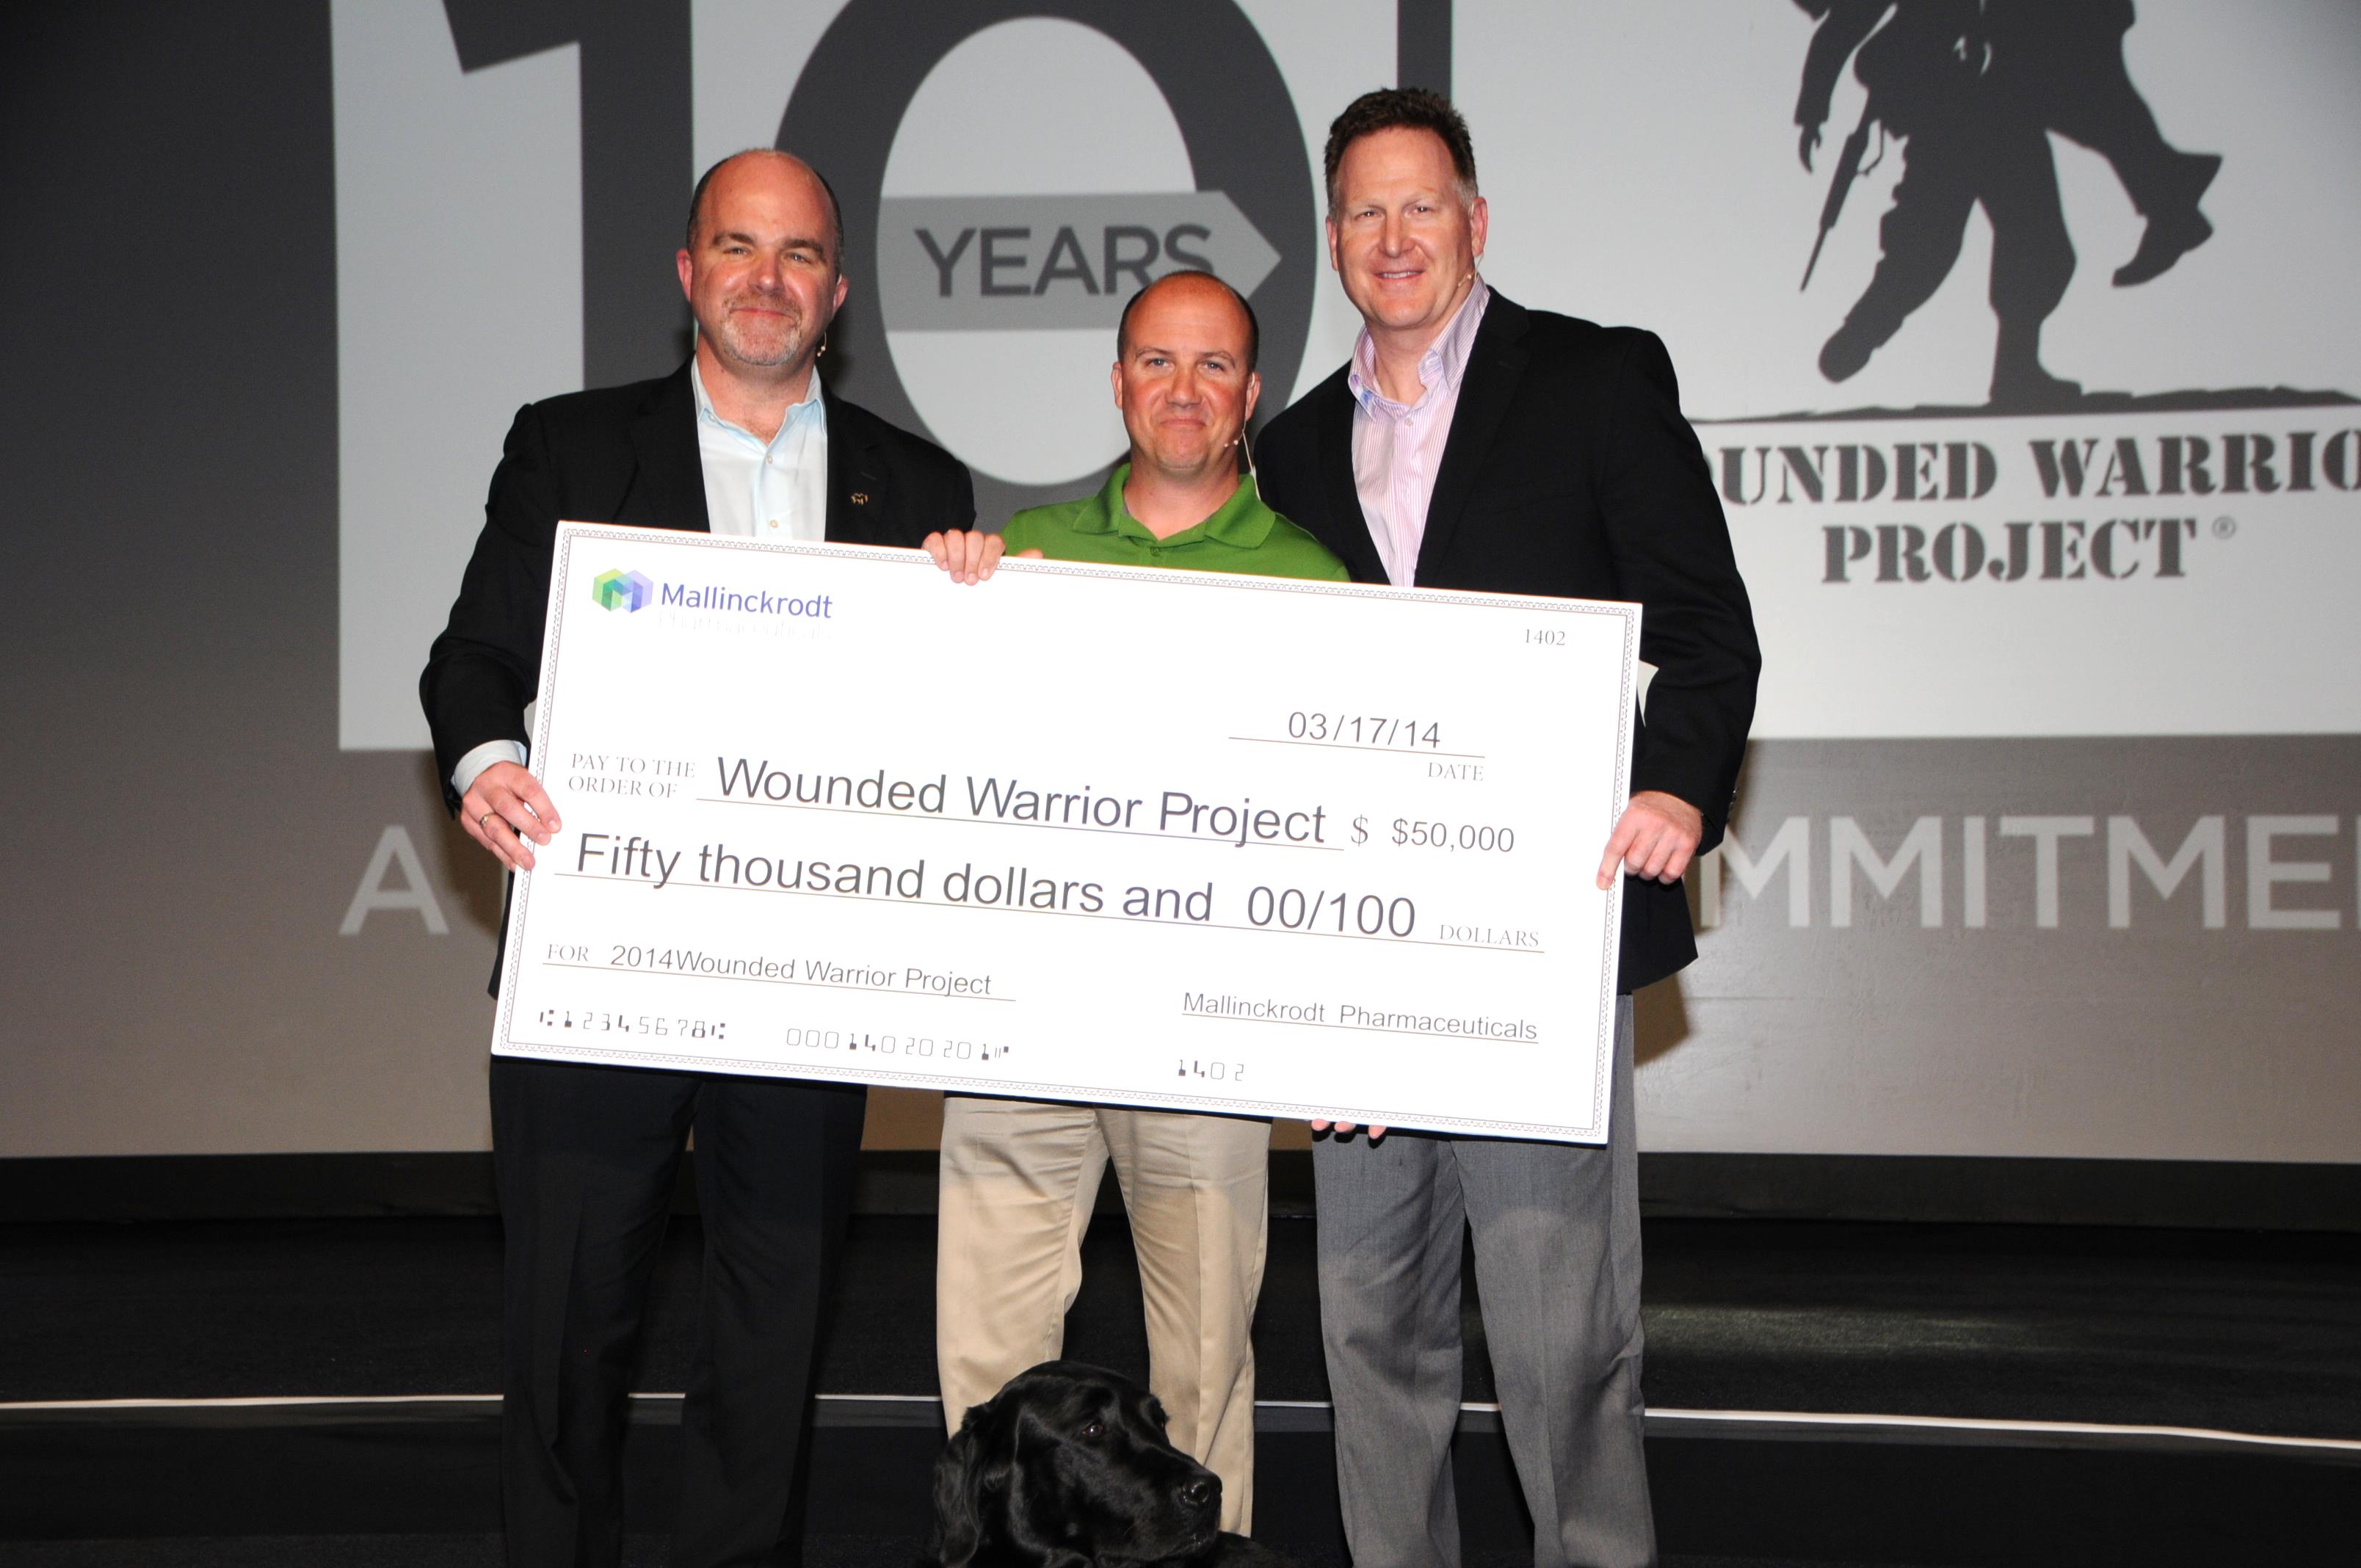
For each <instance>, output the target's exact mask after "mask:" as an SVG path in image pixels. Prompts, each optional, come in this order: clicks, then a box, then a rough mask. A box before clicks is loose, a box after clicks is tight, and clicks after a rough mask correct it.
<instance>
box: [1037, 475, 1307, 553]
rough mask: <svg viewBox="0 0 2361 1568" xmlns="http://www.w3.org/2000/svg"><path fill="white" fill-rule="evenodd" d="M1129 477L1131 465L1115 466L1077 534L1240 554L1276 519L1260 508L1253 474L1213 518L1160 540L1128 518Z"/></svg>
mask: <svg viewBox="0 0 2361 1568" xmlns="http://www.w3.org/2000/svg"><path fill="white" fill-rule="evenodd" d="M1130 477H1131V465H1130V464H1128V463H1118V464H1116V465H1115V472H1114V473H1112V474H1110V475H1108V476H1107V482H1106V483H1105V485H1104V486H1103V487H1101V488H1100V490H1099V493H1098V494H1097V495H1095V496H1093V497H1092V498H1091V504H1090V505H1089V506H1086V507H1084V508H1083V509H1082V515H1081V516H1080V517H1078V518H1076V519H1075V520H1074V525H1073V526H1074V532H1077V533H1119V534H1122V535H1123V536H1124V537H1126V538H1127V539H1139V540H1145V541H1147V542H1148V543H1151V544H1162V545H1165V546H1166V547H1168V548H1169V547H1170V546H1172V545H1175V544H1195V543H1199V542H1200V541H1202V540H1207V539H1213V540H1217V541H1219V542H1220V543H1224V544H1229V545H1235V547H1236V548H1238V549H1241V550H1252V549H1254V548H1256V547H1257V546H1258V545H1259V544H1261V543H1262V542H1263V541H1264V540H1265V539H1267V538H1268V537H1269V535H1270V525H1271V520H1272V519H1273V518H1274V517H1275V516H1276V515H1277V514H1276V513H1274V512H1273V511H1272V510H1270V509H1269V508H1268V507H1267V506H1265V505H1263V504H1262V496H1261V494H1260V492H1258V491H1257V489H1256V488H1255V481H1254V476H1253V475H1252V474H1241V475H1239V476H1238V488H1236V489H1235V490H1232V491H1231V492H1230V499H1228V500H1225V501H1224V502H1223V503H1222V504H1221V506H1220V507H1218V508H1217V509H1215V510H1214V512H1213V516H1211V517H1209V518H1207V519H1206V520H1205V521H1202V522H1201V523H1198V524H1197V525H1195V526H1194V527H1192V528H1184V529H1182V530H1181V531H1180V532H1178V533H1172V534H1167V535H1166V536H1165V537H1164V538H1162V539H1159V538H1157V537H1156V535H1155V534H1153V533H1150V532H1148V525H1147V524H1146V523H1143V522H1141V521H1139V520H1138V519H1137V518H1136V517H1134V516H1132V515H1131V509H1130V508H1128V507H1126V506H1125V505H1124V504H1123V487H1124V483H1125V481H1126V480H1127V479H1129V478H1130Z"/></svg>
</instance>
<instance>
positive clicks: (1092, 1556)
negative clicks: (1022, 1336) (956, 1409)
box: [934, 1361, 1287, 1568]
mask: <svg viewBox="0 0 2361 1568" xmlns="http://www.w3.org/2000/svg"><path fill="white" fill-rule="evenodd" d="M1221 1517H1222V1481H1221V1477H1220V1476H1218V1475H1214V1474H1213V1472H1212V1471H1210V1470H1208V1469H1206V1468H1205V1467H1204V1466H1203V1465H1202V1464H1198V1463H1197V1462H1196V1461H1195V1460H1193V1459H1191V1458H1190V1457H1189V1456H1188V1455H1187V1454H1185V1453H1181V1452H1180V1450H1179V1449H1177V1448H1175V1447H1173V1446H1172V1445H1171V1444H1170V1442H1166V1441H1165V1437H1164V1407H1163V1406H1161V1405H1159V1404H1158V1403H1157V1402H1156V1397H1155V1396H1154V1395H1153V1394H1150V1393H1149V1392H1148V1390H1147V1389H1145V1388H1143V1387H1140V1386H1139V1385H1138V1384H1137V1383H1134V1382H1133V1381H1131V1379H1129V1378H1127V1377H1124V1376H1118V1375H1117V1374H1115V1373H1113V1372H1108V1371H1105V1370H1103V1369H1102V1368H1099V1367H1096V1366H1085V1365H1082V1363H1080V1362H1076V1361H1045V1362H1043V1363H1042V1364H1041V1365H1038V1366H1036V1367H1034V1368H1032V1369H1031V1370H1030V1371H1027V1372H1020V1373H1018V1374H1017V1375H1016V1376H1014V1377H1012V1378H1010V1379H1009V1380H1008V1382H1007V1385H1006V1386H1005V1387H1003V1388H1002V1389H1001V1390H1000V1392H999V1393H997V1394H995V1395H994V1396H993V1397H992V1398H990V1399H988V1400H986V1401H985V1402H984V1403H983V1404H981V1405H978V1406H976V1407H975V1408H974V1409H972V1410H970V1411H968V1413H967V1420H964V1421H962V1422H961V1423H960V1430H959V1435H958V1436H957V1437H955V1438H953V1439H951V1441H950V1447H948V1448H946V1449H944V1450H943V1456H942V1457H941V1458H940V1459H939V1460H938V1461H936V1463H935V1545H934V1551H935V1558H936V1561H937V1562H939V1563H940V1564H941V1565H942V1568H1093V1565H1097V1564H1109V1565H1114V1564H1126V1565H1128V1564H1148V1563H1170V1564H1186V1565H1187V1568H1287V1559H1285V1558H1283V1557H1281V1556H1279V1553H1277V1552H1273V1551H1271V1550H1270V1549H1269V1548H1268V1547H1264V1546H1257V1545H1256V1544H1255V1543H1254V1542H1253V1541H1248V1540H1247V1539H1246V1537H1245V1536H1242V1535H1232V1534H1228V1533H1226V1532H1224V1530H1222V1529H1221V1522H1220V1521H1221Z"/></svg>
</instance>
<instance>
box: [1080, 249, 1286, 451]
mask: <svg viewBox="0 0 2361 1568" xmlns="http://www.w3.org/2000/svg"><path fill="white" fill-rule="evenodd" d="M1251 331H1252V329H1251V327H1250V326H1249V325H1248V323H1247V322H1246V312H1244V311H1243V310H1241V309H1239V307H1238V302H1237V300H1236V298H1235V296H1234V295H1232V294H1231V292H1230V291H1229V290H1228V288H1227V287H1225V286H1224V285H1223V284H1221V283H1217V282H1215V281H1213V280H1211V279H1209V278H1194V277H1175V278H1167V279H1163V280H1159V281H1158V282H1155V283H1152V284H1150V285H1148V292H1147V293H1145V294H1143V295H1142V296H1141V297H1140V299H1139V302H1137V304H1135V305H1133V306H1132V308H1131V319H1130V321H1129V323H1128V324H1127V325H1126V329H1125V331H1124V334H1123V341H1122V342H1121V343H1120V344H1119V345H1117V352H1118V357H1117V358H1116V360H1115V372H1114V377H1113V380H1114V385H1115V407H1116V408H1118V409H1120V410H1122V411H1123V426H1124V429H1125V430H1126V431H1127V432H1128V433H1130V435H1131V461H1132V466H1133V468H1134V469H1135V470H1137V469H1140V468H1152V469H1154V470H1156V471H1158V472H1159V474H1161V475H1164V476H1167V477H1172V478H1176V479H1189V478H1195V477H1202V476H1203V475H1204V474H1206V473H1208V472H1210V471H1213V470H1214V469H1217V468H1221V467H1224V466H1227V465H1229V464H1230V463H1231V462H1232V461H1233V458H1232V454H1233V453H1234V452H1235V450H1236V447H1237V441H1238V433H1239V432H1240V431H1242V430H1244V429H1245V428H1246V421H1247V419H1248V418H1249V417H1251V416H1252V415H1253V413H1254V407H1255V400H1256V399H1257V398H1258V397H1260V396H1261V394H1262V378H1260V377H1259V376H1257V375H1256V374H1255V373H1254V372H1253V371H1252V370H1251V369H1249V368H1247V354H1248V345H1247V339H1248V335H1249V334H1250V333H1251Z"/></svg>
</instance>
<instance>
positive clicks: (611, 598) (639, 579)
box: [590, 571, 656, 611]
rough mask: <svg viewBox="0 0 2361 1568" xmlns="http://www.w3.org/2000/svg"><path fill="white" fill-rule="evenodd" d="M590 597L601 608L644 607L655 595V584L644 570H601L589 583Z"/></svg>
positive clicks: (634, 608) (625, 608)
mask: <svg viewBox="0 0 2361 1568" xmlns="http://www.w3.org/2000/svg"><path fill="white" fill-rule="evenodd" d="M590 597H591V598H594V599H597V600H598V608H599V609H620V610H625V611H630V610H637V609H647V608H648V605H649V602H650V601H651V600H653V598H655V597H656V586H655V584H654V583H653V582H651V581H650V580H649V579H648V575H647V574H646V573H645V572H624V571H613V572H601V573H599V574H598V576H597V577H596V578H595V579H593V580H592V582H591V584H590Z"/></svg>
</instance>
